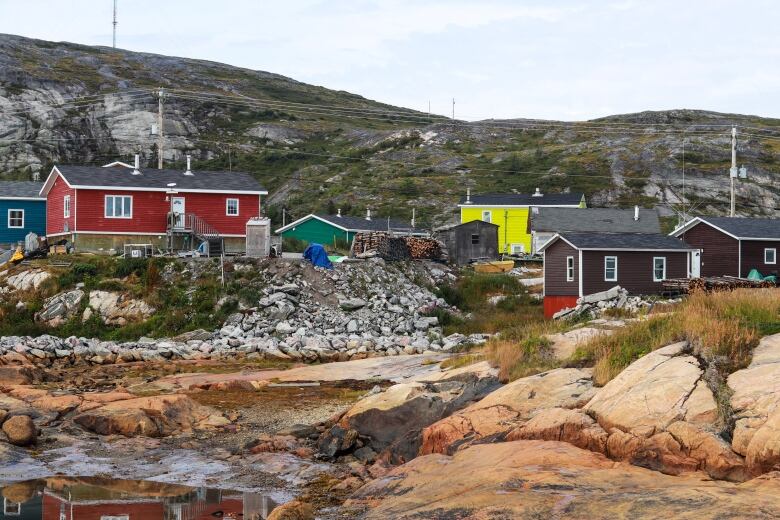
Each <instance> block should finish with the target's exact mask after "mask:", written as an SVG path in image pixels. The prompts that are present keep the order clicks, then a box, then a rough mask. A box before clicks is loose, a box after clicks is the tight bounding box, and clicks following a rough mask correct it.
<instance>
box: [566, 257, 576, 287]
mask: <svg viewBox="0 0 780 520" xmlns="http://www.w3.org/2000/svg"><path fill="white" fill-rule="evenodd" d="M566 281H567V282H573V281H574V257H573V256H567V257H566Z"/></svg>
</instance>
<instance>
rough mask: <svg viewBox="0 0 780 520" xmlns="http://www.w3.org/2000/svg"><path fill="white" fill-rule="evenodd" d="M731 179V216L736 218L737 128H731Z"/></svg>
mask: <svg viewBox="0 0 780 520" xmlns="http://www.w3.org/2000/svg"><path fill="white" fill-rule="evenodd" d="M729 177H730V178H731V212H730V213H729V216H731V217H733V216H734V202H735V196H734V183H735V182H736V180H737V127H736V126H732V127H731V170H729Z"/></svg>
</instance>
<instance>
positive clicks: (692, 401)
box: [585, 342, 718, 435]
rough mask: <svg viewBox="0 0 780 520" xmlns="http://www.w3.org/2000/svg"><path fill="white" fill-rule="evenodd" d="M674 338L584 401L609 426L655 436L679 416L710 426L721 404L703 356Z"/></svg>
mask: <svg viewBox="0 0 780 520" xmlns="http://www.w3.org/2000/svg"><path fill="white" fill-rule="evenodd" d="M686 348H687V344H686V343H684V342H683V343H675V344H673V345H669V346H667V347H664V348H661V349H658V350H656V351H654V352H651V353H650V354H647V355H646V356H644V357H642V358H640V359H638V360H637V361H635V362H633V363H632V364H631V365H629V366H628V367H627V368H626V369H625V370H623V371H622V372H621V373H620V374H618V376H617V377H615V378H614V379H613V380H612V381H610V382H609V383H607V384H606V385H605V386H604V387H603V388H601V389H600V390H599V391H598V392H597V393H596V395H595V396H594V397H593V399H592V400H591V401H590V402H589V403H588V404H587V405H586V406H585V411H586V412H587V413H588V414H590V415H592V416H594V417H595V418H596V420H597V421H598V423H599V424H600V425H601V426H602V427H603V428H604V429H605V430H607V431H609V430H610V429H611V428H618V429H620V430H622V431H625V432H629V431H635V432H636V431H641V433H642V434H643V435H652V434H653V433H655V432H658V431H663V430H664V429H665V428H666V427H667V426H669V425H670V424H671V423H673V422H675V421H680V420H683V421H686V422H690V423H694V424H705V425H710V424H712V423H714V422H715V420H716V419H717V417H718V407H717V404H716V403H715V398H714V397H713V395H712V392H711V391H710V390H709V388H708V387H707V383H706V382H705V381H704V380H703V378H702V376H703V374H704V370H703V369H702V368H701V367H700V366H699V362H698V360H697V359H696V358H695V357H693V356H691V355H686V354H685V351H686Z"/></svg>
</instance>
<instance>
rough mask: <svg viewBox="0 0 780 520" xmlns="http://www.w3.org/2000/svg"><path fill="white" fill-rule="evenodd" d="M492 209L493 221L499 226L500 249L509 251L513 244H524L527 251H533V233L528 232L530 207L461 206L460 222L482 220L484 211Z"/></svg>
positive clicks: (504, 251)
mask: <svg viewBox="0 0 780 520" xmlns="http://www.w3.org/2000/svg"><path fill="white" fill-rule="evenodd" d="M483 211H490V213H491V221H492V222H493V224H496V225H497V226H498V250H499V251H500V252H502V253H509V252H510V250H509V246H510V245H511V244H523V246H524V248H525V249H524V251H525V252H526V253H528V252H530V251H531V235H530V234H529V233H528V208H496V207H489V206H474V207H468V208H460V222H461V224H463V223H465V222H471V221H472V220H482V212H483Z"/></svg>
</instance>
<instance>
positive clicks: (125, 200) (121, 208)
mask: <svg viewBox="0 0 780 520" xmlns="http://www.w3.org/2000/svg"><path fill="white" fill-rule="evenodd" d="M105 215H106V218H133V197H131V196H129V195H106V212H105Z"/></svg>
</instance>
